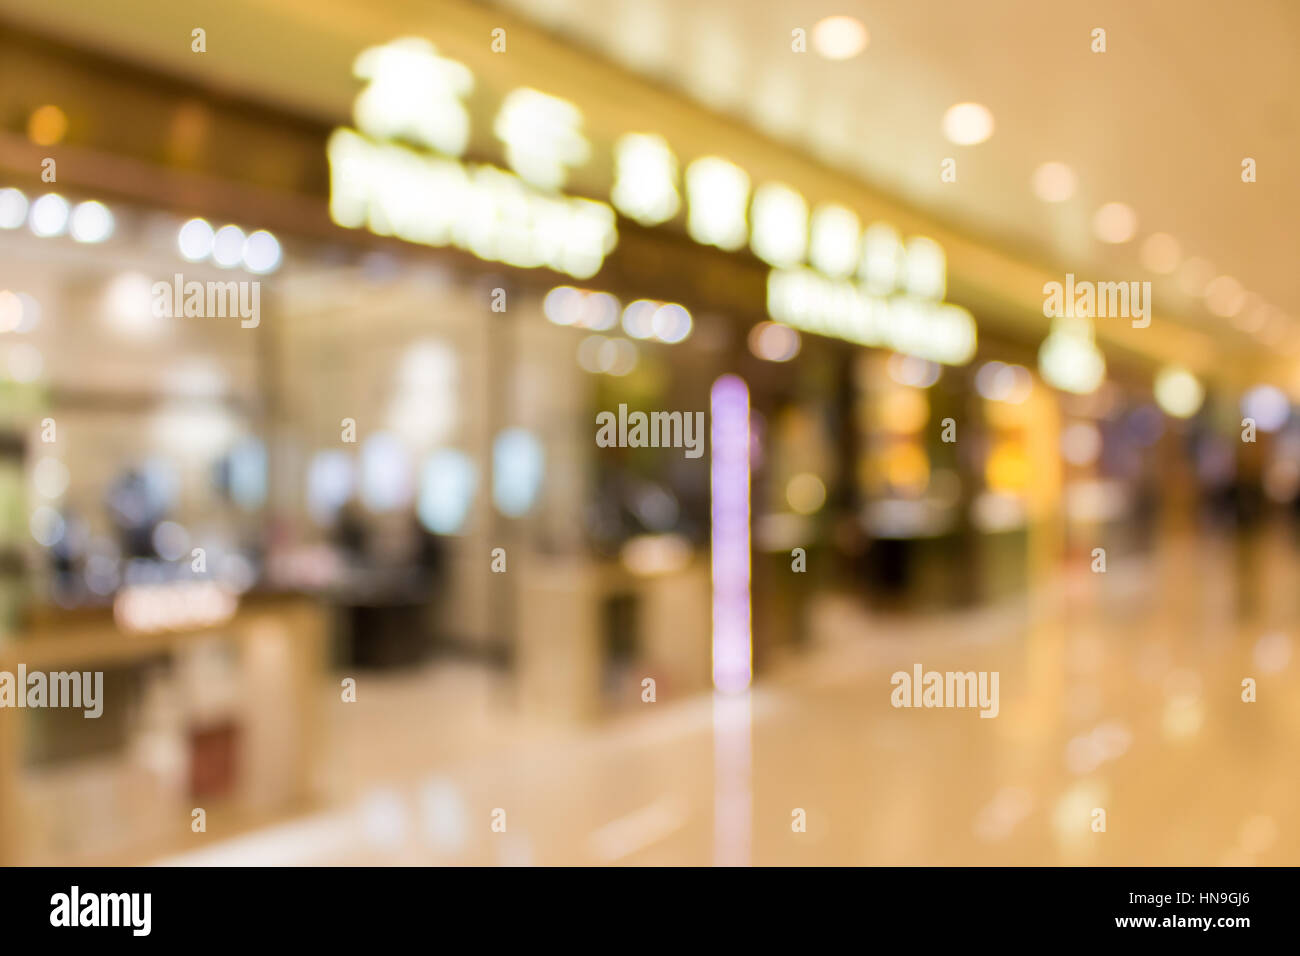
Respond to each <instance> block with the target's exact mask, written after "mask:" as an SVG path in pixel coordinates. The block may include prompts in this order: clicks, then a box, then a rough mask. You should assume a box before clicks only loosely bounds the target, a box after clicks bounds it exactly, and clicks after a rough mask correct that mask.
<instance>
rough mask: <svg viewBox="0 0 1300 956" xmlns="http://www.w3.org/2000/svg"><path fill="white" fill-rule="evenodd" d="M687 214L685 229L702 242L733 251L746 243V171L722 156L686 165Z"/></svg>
mask: <svg viewBox="0 0 1300 956" xmlns="http://www.w3.org/2000/svg"><path fill="white" fill-rule="evenodd" d="M686 192H687V197H688V202H689V208H690V213H689V215H688V216H687V218H686V231H687V232H688V233H690V236H691V238H692V239H694V240H695V241H696V242H698V243H700V244H701V245H705V246H717V247H718V248H719V249H725V250H726V251H728V252H735V251H736V250H737V249H739V248H740V247H741V246H743V245H744V244H745V239H746V238H747V237H748V234H749V224H748V222H747V220H746V217H745V207H746V206H747V205H748V202H749V174H748V173H746V172H745V171H744V170H743V169H741V168H740V167H739V166H737V165H736V164H735V163H730V162H728V161H727V160H725V159H721V158H719V157H717V156H703V157H701V158H699V159H697V160H695V161H694V162H692V163H691V164H690V165H689V166H687V167H686Z"/></svg>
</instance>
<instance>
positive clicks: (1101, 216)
mask: <svg viewBox="0 0 1300 956" xmlns="http://www.w3.org/2000/svg"><path fill="white" fill-rule="evenodd" d="M1137 228H1138V217H1137V213H1136V212H1134V211H1133V207H1132V206H1130V205H1128V204H1127V203H1122V202H1108V203H1106V205H1104V206H1102V207H1101V208H1100V209H1098V210H1097V213H1096V215H1094V216H1093V217H1092V231H1093V234H1094V235H1095V236H1096V237H1097V238H1098V239H1100V240H1101V241H1102V242H1114V243H1118V242H1128V241H1129V240H1130V239H1132V238H1133V237H1134V236H1135V235H1137Z"/></svg>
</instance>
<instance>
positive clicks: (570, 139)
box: [327, 38, 618, 279]
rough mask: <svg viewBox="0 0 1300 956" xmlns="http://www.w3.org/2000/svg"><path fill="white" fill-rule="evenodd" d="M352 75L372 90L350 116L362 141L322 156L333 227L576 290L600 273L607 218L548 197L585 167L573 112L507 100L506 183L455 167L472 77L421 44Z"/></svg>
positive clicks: (372, 53)
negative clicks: (560, 280) (543, 274)
mask: <svg viewBox="0 0 1300 956" xmlns="http://www.w3.org/2000/svg"><path fill="white" fill-rule="evenodd" d="M354 72H355V73H356V75H357V76H358V77H360V78H361V79H365V80H368V81H369V85H368V86H367V87H366V89H365V90H363V91H362V93H361V94H360V95H359V96H358V97H357V101H356V104H355V108H354V118H355V119H356V123H357V126H358V127H360V130H361V131H360V132H357V131H354V130H350V129H338V130H335V131H334V133H333V135H331V136H330V140H329V145H328V150H327V151H328V156H329V163H330V216H331V218H333V220H334V221H335V222H336V223H338V224H339V225H340V226H345V227H347V228H349V229H361V228H365V229H369V230H370V231H371V232H373V233H376V234H377V235H381V236H397V237H398V238H399V239H405V240H406V241H407V242H416V243H421V244H423V245H430V246H448V245H451V246H456V247H457V248H460V249H465V250H467V251H469V252H472V253H473V254H474V255H476V256H478V257H479V258H481V259H487V260H490V261H493V262H505V263H508V264H510V265H513V266H519V267H521V268H536V267H539V266H547V267H549V268H551V269H554V270H555V271H557V272H563V273H566V274H568V275H571V276H574V277H575V278H578V279H586V278H589V277H591V276H593V275H595V274H596V273H597V272H599V271H600V267H601V265H602V264H603V263H604V260H605V256H606V255H607V254H608V253H609V252H610V251H611V250H612V249H613V248H614V246H615V244H616V243H617V242H618V231H617V229H616V227H615V219H614V210H613V209H612V208H610V206H608V205H607V204H606V203H603V202H595V201H593V200H590V199H578V198H575V197H571V196H564V195H561V194H559V193H556V192H554V190H556V189H558V188H559V187H560V186H562V185H563V183H564V178H565V175H566V167H567V166H568V165H572V164H576V163H581V162H584V161H585V160H586V158H587V155H588V151H589V149H588V146H587V142H586V140H585V139H583V137H582V135H581V133H580V132H579V127H580V125H581V115H580V114H579V113H578V110H577V108H576V107H574V106H573V105H572V104H570V103H567V102H565V101H564V100H560V99H557V98H556V97H552V96H547V95H546V94H544V93H539V92H537V91H536V90H528V89H520V90H515V91H514V92H512V93H511V94H510V95H509V96H508V97H507V98H506V101H505V103H504V104H503V106H502V109H501V112H500V115H499V116H498V117H497V121H496V124H495V126H494V131H495V133H496V135H497V136H498V138H500V139H501V140H502V141H503V142H504V143H505V146H506V156H507V158H508V160H509V161H510V164H511V165H512V166H513V167H514V169H515V171H516V172H515V173H511V172H507V171H506V170H503V169H498V168H497V167H495V166H490V165H476V164H469V163H464V162H462V161H461V160H459V159H457V158H456V157H457V156H459V155H460V154H461V153H462V152H464V150H465V146H466V144H467V142H468V139H469V129H470V127H469V114H468V112H467V110H466V109H465V106H464V104H463V103H462V102H461V98H462V97H463V96H465V95H466V94H467V93H468V92H469V91H470V90H471V89H472V88H473V85H474V81H473V76H472V75H471V74H470V72H469V70H468V69H467V68H466V67H465V66H463V65H462V64H460V63H457V62H456V61H454V60H448V59H446V58H444V57H440V56H438V53H437V50H436V48H435V47H434V46H433V44H431V43H429V42H428V41H427V40H420V39H415V38H406V39H402V40H395V41H393V42H392V43H389V44H387V45H385V46H382V47H372V48H370V49H368V50H365V51H363V52H362V53H361V55H360V56H359V57H357V61H356V65H355V67H354ZM417 91H419V92H418V93H417ZM396 140H403V141H405V142H407V143H411V144H414V145H416V146H419V147H421V149H420V150H417V149H412V148H409V147H407V146H405V145H401V144H399V143H398V142H396ZM516 173H517V174H518V175H516Z"/></svg>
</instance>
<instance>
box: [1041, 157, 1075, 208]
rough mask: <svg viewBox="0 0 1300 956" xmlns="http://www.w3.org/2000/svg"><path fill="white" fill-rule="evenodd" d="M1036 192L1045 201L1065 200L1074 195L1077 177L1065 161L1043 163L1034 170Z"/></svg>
mask: <svg viewBox="0 0 1300 956" xmlns="http://www.w3.org/2000/svg"><path fill="white" fill-rule="evenodd" d="M1033 182H1034V194H1035V195H1037V196H1038V198H1039V199H1041V200H1042V201H1043V202H1065V201H1066V200H1067V199H1069V198H1070V197H1071V196H1073V195H1074V187H1075V185H1076V184H1077V179H1076V178H1075V175H1074V170H1072V169H1071V168H1070V167H1069V166H1067V165H1065V163H1056V162H1051V163H1043V165H1041V166H1039V167H1038V168H1037V169H1036V170H1034V180H1033Z"/></svg>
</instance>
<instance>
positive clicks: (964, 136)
mask: <svg viewBox="0 0 1300 956" xmlns="http://www.w3.org/2000/svg"><path fill="white" fill-rule="evenodd" d="M943 135H944V136H946V137H947V138H948V141H949V142H950V143H956V144H957V145H958V146H974V145H975V144H976V143H982V142H984V141H985V140H986V139H988V138H989V137H990V136H992V135H993V114H992V113H990V112H989V109H988V107H987V106H983V105H981V104H980V103H958V104H957V105H955V106H950V107H949V108H948V112H946V113H944V114H943Z"/></svg>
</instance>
